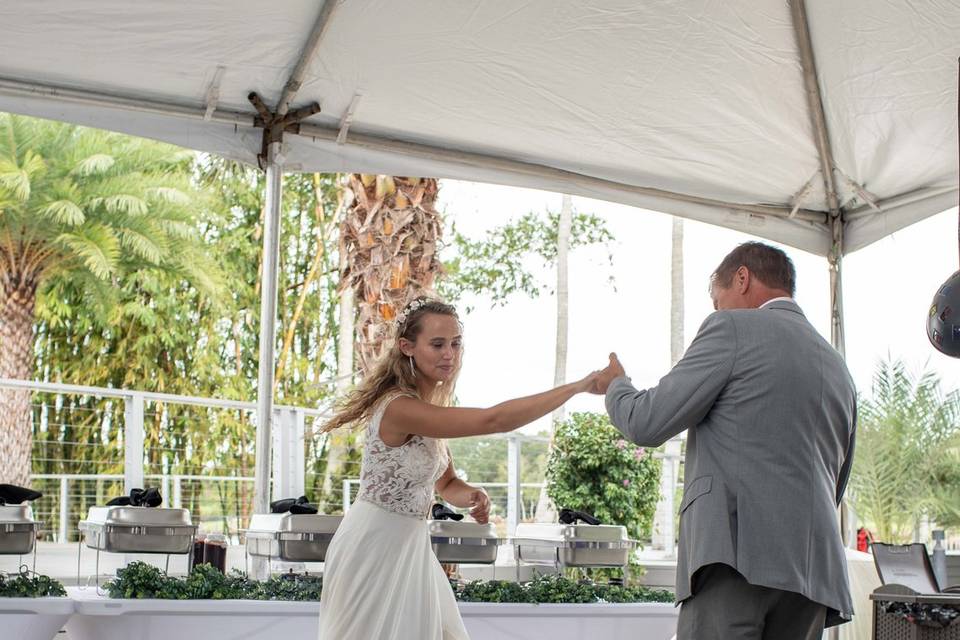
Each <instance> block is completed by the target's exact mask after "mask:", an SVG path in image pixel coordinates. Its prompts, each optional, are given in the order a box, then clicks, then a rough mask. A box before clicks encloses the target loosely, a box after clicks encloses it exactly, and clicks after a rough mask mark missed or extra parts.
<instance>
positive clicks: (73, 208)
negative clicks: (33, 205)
mask: <svg viewBox="0 0 960 640" xmlns="http://www.w3.org/2000/svg"><path fill="white" fill-rule="evenodd" d="M37 213H38V214H39V215H41V216H43V217H45V218H49V219H50V220H53V221H54V222H56V223H57V224H62V225H66V226H69V227H78V226H80V225H82V224H83V223H84V222H86V220H87V216H86V215H84V213H83V209H81V208H80V206H79V205H78V204H77V203H76V202H72V201H70V200H55V201H53V202H51V203H49V204H47V205H45V206H43V207H40V208H39V209H37Z"/></svg>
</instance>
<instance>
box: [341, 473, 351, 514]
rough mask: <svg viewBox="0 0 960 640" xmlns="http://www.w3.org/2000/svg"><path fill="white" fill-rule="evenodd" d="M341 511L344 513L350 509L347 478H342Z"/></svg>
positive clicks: (348, 481)
mask: <svg viewBox="0 0 960 640" xmlns="http://www.w3.org/2000/svg"><path fill="white" fill-rule="evenodd" d="M342 497H343V512H344V513H346V512H347V511H349V510H350V480H349V478H344V480H343V496H342Z"/></svg>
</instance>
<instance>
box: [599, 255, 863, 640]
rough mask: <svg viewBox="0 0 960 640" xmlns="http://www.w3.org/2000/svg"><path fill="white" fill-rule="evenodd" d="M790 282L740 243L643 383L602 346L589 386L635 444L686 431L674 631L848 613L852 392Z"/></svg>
mask: <svg viewBox="0 0 960 640" xmlns="http://www.w3.org/2000/svg"><path fill="white" fill-rule="evenodd" d="M795 282H796V272H795V269H794V267H793V263H792V261H791V260H790V259H789V258H788V257H787V255H786V254H785V253H783V252H782V251H780V250H779V249H776V248H773V247H770V246H768V245H765V244H762V243H759V242H748V243H745V244H742V245H740V246H739V247H737V248H736V249H734V250H733V251H732V252H731V253H730V254H729V255H728V256H727V257H726V258H724V259H723V262H721V263H720V266H719V267H717V269H716V271H715V272H714V273H713V275H712V276H711V287H710V295H711V297H712V298H713V303H714V308H715V309H716V310H717V311H716V313H713V314H711V315H710V316H709V317H708V318H707V319H706V320H705V321H704V323H703V325H702V326H701V327H700V331H699V332H698V333H697V336H696V338H694V340H693V343H692V344H691V345H690V348H689V349H687V352H686V353H685V354H684V356H683V358H682V359H681V360H680V362H678V363H677V365H676V366H675V367H674V368H673V370H671V371H670V372H669V373H668V374H667V375H666V376H664V378H663V379H661V380H660V383H659V384H658V385H657V386H656V387H653V388H651V389H646V390H637V389H636V388H634V387H633V385H632V384H631V383H630V379H629V378H627V377H625V373H624V370H623V367H622V366H621V365H620V363H619V361H618V360H617V358H616V354H610V365H609V366H608V367H607V368H606V369H604V371H603V372H602V373H601V376H600V380H599V382H598V387H597V388H596V389H595V391H596V392H598V393H606V405H607V412H608V413H609V414H610V419H611V421H612V422H613V424H614V425H615V426H616V427H617V429H619V430H620V431H621V432H622V433H623V434H624V436H625V437H627V438H629V439H630V440H631V441H633V442H635V443H637V444H638V445H641V446H646V447H656V446H659V445H661V444H663V443H664V442H665V441H667V440H668V439H670V438H671V437H673V436H675V435H677V434H679V433H680V432H682V431H684V430H686V431H687V456H686V469H685V471H684V485H685V486H684V494H683V500H682V502H681V503H680V543H679V555H678V560H677V593H676V598H677V602H678V603H682V605H681V609H680V617H679V621H678V626H677V638H678V640H738V639H741V638H743V639H746V638H750V639H755V640H761V639H762V640H794V639H797V640H801V639H802V640H807V639H810V640H812V639H815V638H820V635H821V634H822V632H823V629H824V627H825V626H832V625H835V624H840V623H841V622H845V621H847V620H849V619H850V616H851V615H852V611H853V605H852V602H851V599H850V590H849V586H848V584H847V565H846V558H845V555H844V549H843V544H842V542H841V537H840V526H839V519H838V516H837V506H838V505H839V503H840V499H841V498H842V496H843V492H844V489H845V487H846V483H847V477H848V475H849V472H850V463H851V460H852V457H853V443H854V427H855V423H856V391H855V389H854V386H853V381H852V380H851V378H850V373H849V372H848V371H847V367H846V365H845V364H844V361H843V358H842V357H841V356H840V354H839V353H837V351H836V350H835V349H834V348H833V347H831V346H830V344H829V343H828V342H826V341H825V340H824V339H823V338H822V337H821V336H820V335H819V334H818V333H817V332H816V330H815V329H814V328H813V326H812V325H811V324H810V323H809V322H808V321H807V319H806V317H804V315H803V312H802V311H801V310H800V307H799V306H797V303H796V302H794V300H793V295H794V289H795Z"/></svg>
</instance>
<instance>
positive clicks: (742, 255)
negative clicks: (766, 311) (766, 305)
mask: <svg viewBox="0 0 960 640" xmlns="http://www.w3.org/2000/svg"><path fill="white" fill-rule="evenodd" d="M740 267H746V268H747V269H748V270H749V271H750V274H751V275H752V276H753V277H754V278H756V279H758V280H759V281H760V282H762V283H763V284H765V285H767V286H768V287H770V288H771V289H781V290H783V291H786V292H787V293H789V294H790V297H791V298H792V297H793V296H794V294H795V293H796V289H797V270H796V269H795V268H794V267H793V261H792V260H790V257H789V256H787V254H786V253H784V252H783V251H781V250H780V249H777V248H776V247H771V246H770V245H768V244H763V243H762V242H744V243H743V244H741V245H740V246H738V247H737V248H736V249H734V250H733V251H731V252H730V253H728V254H727V257H725V258H724V259H723V261H722V262H721V263H720V266H719V267H717V268H716V269H715V270H714V272H713V274H712V275H711V276H710V283H711V285H714V284H715V285H719V286H720V287H723V288H724V289H729V288H730V285H731V284H732V283H733V275H734V274H735V273H736V272H737V269H739V268H740Z"/></svg>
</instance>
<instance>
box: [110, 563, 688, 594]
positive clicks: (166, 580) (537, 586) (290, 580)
mask: <svg viewBox="0 0 960 640" xmlns="http://www.w3.org/2000/svg"><path fill="white" fill-rule="evenodd" d="M451 586H452V587H453V590H454V593H455V594H456V596H457V600H460V601H462V602H526V603H534V604H536V603H583V602H673V594H672V593H670V592H669V591H663V590H660V589H649V588H647V587H621V586H617V585H608V584H591V583H582V582H575V581H573V580H569V579H567V578H564V577H562V576H537V577H535V578H534V579H533V580H532V581H531V582H527V583H525V584H519V583H516V582H509V581H505V580H476V581H474V582H467V583H464V584H459V583H452V584H451ZM105 587H106V589H107V593H109V595H110V597H111V598H128V599H129V598H132V599H137V598H156V599H161V600H294V601H317V600H319V599H320V592H321V590H322V588H323V578H322V577H320V576H310V575H301V574H287V575H281V576H274V577H271V578H270V579H269V580H266V581H263V582H259V581H256V580H251V579H250V578H248V577H247V576H246V575H245V574H243V573H241V572H239V571H236V570H234V571H231V572H230V573H229V574H227V575H224V574H222V573H220V572H219V571H217V570H216V569H214V568H213V567H212V566H210V565H208V564H202V565H199V566H197V567H195V568H194V569H193V570H192V571H191V572H190V575H189V576H187V577H186V578H178V577H171V576H167V575H165V574H164V573H163V571H161V570H160V569H158V568H157V567H154V566H152V565H149V564H145V563H143V562H132V563H130V564H129V565H128V566H127V567H125V568H123V569H120V570H118V571H117V577H116V579H115V580H111V581H110V582H108V583H106V585H105Z"/></svg>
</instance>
